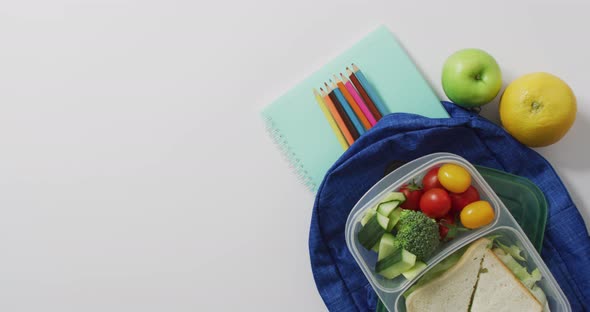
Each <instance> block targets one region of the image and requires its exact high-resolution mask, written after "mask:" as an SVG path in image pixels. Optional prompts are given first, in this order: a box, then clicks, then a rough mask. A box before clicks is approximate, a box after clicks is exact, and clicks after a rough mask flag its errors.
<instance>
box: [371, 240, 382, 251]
mask: <svg viewBox="0 0 590 312" xmlns="http://www.w3.org/2000/svg"><path fill="white" fill-rule="evenodd" d="M380 244H381V242H377V244H375V246H373V248H371V250H372V251H374V252H377V253H378V252H379V245H380Z"/></svg>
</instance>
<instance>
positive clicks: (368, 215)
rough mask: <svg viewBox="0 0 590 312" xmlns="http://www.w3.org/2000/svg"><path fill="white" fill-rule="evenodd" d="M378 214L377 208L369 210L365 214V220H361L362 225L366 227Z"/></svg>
mask: <svg viewBox="0 0 590 312" xmlns="http://www.w3.org/2000/svg"><path fill="white" fill-rule="evenodd" d="M376 213H377V209H376V208H370V209H368V210H367V212H365V215H364V216H363V218H362V219H361V225H362V226H365V224H367V222H369V220H371V218H372V217H373V216H375V214H376Z"/></svg>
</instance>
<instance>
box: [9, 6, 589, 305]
mask: <svg viewBox="0 0 590 312" xmlns="http://www.w3.org/2000/svg"><path fill="white" fill-rule="evenodd" d="M516 2H517V1H488V2H481V3H480V2H478V1H472V0H464V1H431V2H426V1H403V2H399V1H373V2H370V3H369V2H364V1H342V0H341V1H333V2H328V1H276V0H260V1H234V2H223V1H188V0H172V1H170V0H169V1H163V0H162V1H151V0H150V1H148V0H86V1H74V0H70V1H68V0H55V1H45V0H21V1H2V2H1V3H0V149H1V152H0V212H1V213H0V310H1V311H60V312H66V311H142V312H149V311H324V310H325V306H324V305H323V302H322V301H321V298H320V296H319V295H318V293H317V290H316V288H315V284H314V281H313V278H312V275H311V270H310V265H309V255H308V249H307V238H308V226H309V222H310V214H311V208H312V203H313V195H312V194H311V193H309V192H308V191H307V190H306V189H305V188H304V187H303V186H302V185H300V184H299V183H298V182H297V180H296V178H295V176H294V175H293V174H292V173H291V171H290V169H289V167H288V165H287V163H286V161H285V160H284V159H283V158H282V157H281V155H280V154H279V153H278V151H277V149H276V148H275V147H274V146H273V145H272V143H271V140H270V139H269V137H268V136H267V135H266V134H265V130H264V125H263V123H262V121H261V119H260V118H259V115H258V113H259V111H260V109H261V108H262V107H264V105H266V104H267V103H269V102H271V101H272V100H273V99H275V98H276V97H278V96H279V95H281V94H282V93H283V92H285V91H287V90H288V89H289V88H290V87H292V86H294V85H295V84H296V83H297V82H298V81H300V80H301V79H303V78H305V77H306V76H307V75H309V74H310V73H312V72H313V71H314V70H316V69H318V68H319V67H320V66H321V65H322V64H324V63H326V62H327V61H328V60H330V59H331V58H332V57H334V56H336V55H338V54H339V53H340V52H342V51H344V50H345V49H346V48H347V47H349V46H350V45H352V44H353V43H354V42H356V41H357V40H359V39H360V38H362V37H363V36H364V35H366V34H367V33H369V32H370V31H372V30H373V29H375V28H376V27H377V26H379V25H380V24H385V25H387V26H388V27H389V28H390V29H391V30H392V31H393V32H395V33H396V35H397V37H398V38H399V39H400V41H401V42H402V43H403V45H404V46H405V48H406V49H407V50H408V51H409V52H410V54H411V55H412V57H413V58H414V60H415V61H416V62H417V63H418V64H419V67H420V68H421V70H422V71H423V73H424V74H425V75H426V77H427V78H428V79H429V81H430V82H431V84H432V86H433V87H434V88H435V89H436V91H437V93H438V94H439V96H440V97H441V98H445V97H444V93H443V92H442V90H441V87H440V82H439V77H440V74H441V68H442V64H443V62H444V60H445V58H446V57H447V56H448V55H450V54H451V53H452V52H454V51H455V50H458V49H461V48H465V47H478V48H482V49H485V50H487V51H488V52H489V53H491V54H492V55H493V56H494V57H496V59H497V61H498V62H499V64H500V66H501V68H502V70H503V74H504V80H505V82H510V81H511V80H513V79H514V78H516V77H517V76H519V75H521V74H525V73H529V72H533V71H548V72H551V73H553V74H556V75H558V76H560V77H561V78H563V79H564V80H565V81H567V82H568V83H569V84H570V86H571V87H572V88H573V90H574V91H575V93H576V95H577V97H578V101H579V113H578V119H577V120H576V123H575V125H574V127H573V128H572V130H571V131H570V133H569V134H568V135H567V136H566V137H565V138H564V139H563V140H562V141H560V142H559V143H558V144H555V145H554V146H551V147H548V148H543V149H539V150H538V151H539V152H540V153H541V154H543V155H544V156H545V157H546V158H547V159H548V160H549V161H550V162H551V163H552V164H553V165H554V167H555V168H556V170H557V171H558V172H559V173H560V174H561V177H562V178H563V181H564V183H565V184H566V185H567V186H568V188H569V190H570V192H571V195H572V196H573V199H574V201H575V202H576V203H577V204H578V207H580V209H581V210H582V213H583V214H584V216H585V218H586V220H587V221H588V220H590V219H589V217H590V209H589V208H587V207H588V203H590V197H588V195H587V189H588V188H587V183H588V181H589V178H590V164H588V161H587V160H588V153H589V151H590V149H589V148H588V135H589V134H590V108H589V107H588V105H589V103H588V101H590V88H589V87H588V86H589V80H588V74H589V73H590V62H589V57H588V55H590V45H589V44H588V29H590V19H589V18H588V11H589V10H590V4H589V3H588V2H587V1H581V0H580V1H559V2H558V1H555V2H554V3H552V2H547V1H538V0H530V1H520V2H518V3H516ZM558 3H559V4H558ZM496 109H497V104H496V103H492V104H490V105H489V106H488V107H486V109H485V110H484V114H485V115H486V116H488V117H490V118H491V119H493V120H497V113H496Z"/></svg>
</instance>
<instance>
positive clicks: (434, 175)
mask: <svg viewBox="0 0 590 312" xmlns="http://www.w3.org/2000/svg"><path fill="white" fill-rule="evenodd" d="M438 169H439V168H438V167H436V168H432V169H430V171H428V172H427V173H426V175H425V176H424V178H423V179H422V188H423V189H424V191H428V190H429V189H432V188H435V187H438V188H443V186H442V185H441V184H440V182H438Z"/></svg>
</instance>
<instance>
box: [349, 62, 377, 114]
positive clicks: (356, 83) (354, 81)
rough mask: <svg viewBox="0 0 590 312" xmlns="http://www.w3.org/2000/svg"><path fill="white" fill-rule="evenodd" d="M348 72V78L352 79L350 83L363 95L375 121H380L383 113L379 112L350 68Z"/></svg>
mask: <svg viewBox="0 0 590 312" xmlns="http://www.w3.org/2000/svg"><path fill="white" fill-rule="evenodd" d="M346 72H347V73H348V78H350V81H351V82H352V84H353V85H354V87H355V88H356V90H357V91H358V93H359V94H360V95H361V98H362V99H363V101H364V102H365V104H367V107H368V108H369V110H370V111H371V113H372V114H373V116H374V117H375V120H377V121H379V119H381V117H382V115H381V112H379V110H378V109H377V106H375V103H373V101H372V100H371V98H370V97H369V95H368V94H367V92H366V91H365V89H364V88H363V86H362V85H361V83H360V81H359V80H358V79H357V78H356V76H355V75H354V73H353V72H352V71H351V70H350V69H349V68H348V67H346Z"/></svg>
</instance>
